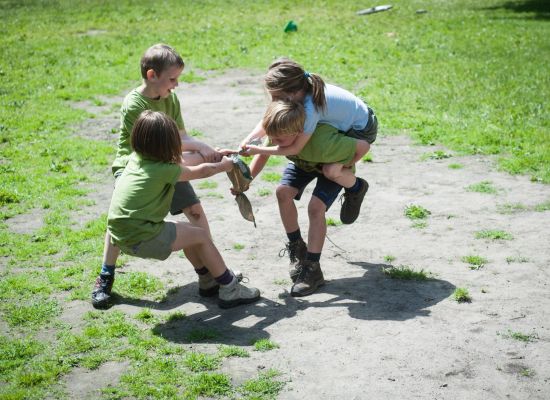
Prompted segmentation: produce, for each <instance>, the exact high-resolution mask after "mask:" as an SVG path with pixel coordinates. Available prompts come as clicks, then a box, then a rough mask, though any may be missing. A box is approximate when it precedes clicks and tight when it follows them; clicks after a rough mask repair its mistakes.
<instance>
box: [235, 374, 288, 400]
mask: <svg viewBox="0 0 550 400" xmlns="http://www.w3.org/2000/svg"><path fill="white" fill-rule="evenodd" d="M280 375H281V374H280V372H278V371H276V370H273V369H270V370H268V371H266V372H264V373H261V374H260V375H259V377H258V378H257V379H250V380H248V381H246V382H245V383H243V384H242V385H241V386H240V387H239V389H238V391H239V392H240V393H241V394H243V395H244V396H245V398H247V399H265V400H268V399H276V398H277V395H278V394H279V392H280V391H281V390H282V389H283V388H284V386H285V383H284V382H280V381H277V380H275V379H274V378H277V377H278V376H280Z"/></svg>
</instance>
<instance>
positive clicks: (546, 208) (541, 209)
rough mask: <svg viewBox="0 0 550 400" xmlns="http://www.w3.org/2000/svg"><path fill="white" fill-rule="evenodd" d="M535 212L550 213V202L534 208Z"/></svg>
mask: <svg viewBox="0 0 550 400" xmlns="http://www.w3.org/2000/svg"><path fill="white" fill-rule="evenodd" d="M534 210H535V211H538V212H544V211H549V210H550V200H548V201H545V202H544V203H540V204H537V205H536V206H535V207H534Z"/></svg>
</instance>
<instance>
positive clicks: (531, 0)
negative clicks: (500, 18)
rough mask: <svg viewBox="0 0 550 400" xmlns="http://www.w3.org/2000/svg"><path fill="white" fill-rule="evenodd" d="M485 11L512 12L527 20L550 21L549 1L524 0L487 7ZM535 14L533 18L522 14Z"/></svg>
mask: <svg viewBox="0 0 550 400" xmlns="http://www.w3.org/2000/svg"><path fill="white" fill-rule="evenodd" d="M483 10H489V11H490V10H506V11H512V12H515V13H517V14H518V16H520V17H524V18H525V19H537V20H550V2H549V1H548V0H524V1H506V2H504V3H502V4H500V5H497V6H492V7H486V8H483ZM526 13H533V14H534V15H533V16H529V17H527V16H525V15H521V14H526Z"/></svg>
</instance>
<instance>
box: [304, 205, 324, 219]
mask: <svg viewBox="0 0 550 400" xmlns="http://www.w3.org/2000/svg"><path fill="white" fill-rule="evenodd" d="M326 211H327V206H326V205H325V203H323V202H322V201H321V200H318V201H310V202H309V204H308V206H307V214H308V216H309V219H311V220H313V219H315V220H316V219H319V218H322V219H324V218H325V213H326Z"/></svg>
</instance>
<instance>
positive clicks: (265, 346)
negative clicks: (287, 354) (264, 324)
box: [253, 339, 279, 351]
mask: <svg viewBox="0 0 550 400" xmlns="http://www.w3.org/2000/svg"><path fill="white" fill-rule="evenodd" d="M253 345H254V349H255V350H256V351H269V350H273V349H278V348H279V345H278V344H277V343H275V342H272V341H271V340H269V339H258V340H255V341H254V342H253Z"/></svg>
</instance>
